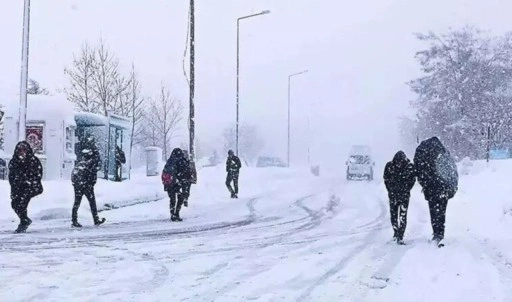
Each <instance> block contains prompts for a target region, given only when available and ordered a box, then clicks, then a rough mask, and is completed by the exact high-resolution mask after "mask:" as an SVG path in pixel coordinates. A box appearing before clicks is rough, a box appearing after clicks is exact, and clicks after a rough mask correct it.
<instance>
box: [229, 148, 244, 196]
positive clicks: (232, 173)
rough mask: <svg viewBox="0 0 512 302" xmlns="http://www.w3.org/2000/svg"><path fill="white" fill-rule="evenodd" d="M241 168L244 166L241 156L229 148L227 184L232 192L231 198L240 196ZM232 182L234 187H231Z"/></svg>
mask: <svg viewBox="0 0 512 302" xmlns="http://www.w3.org/2000/svg"><path fill="white" fill-rule="evenodd" d="M240 168H242V163H241V162H240V158H238V156H236V155H235V152H233V150H229V151H228V159H227V161H226V172H227V173H228V175H227V177H226V186H227V187H228V190H229V192H230V193H231V198H238V177H239V176H240ZM231 183H233V187H231Z"/></svg>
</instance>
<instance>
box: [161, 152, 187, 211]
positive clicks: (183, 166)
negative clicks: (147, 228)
mask: <svg viewBox="0 0 512 302" xmlns="http://www.w3.org/2000/svg"><path fill="white" fill-rule="evenodd" d="M189 174H190V172H189V165H188V163H187V161H186V159H185V157H184V155H183V151H182V150H181V149H180V148H175V149H174V150H172V153H171V156H170V157H169V159H168V160H167V162H166V164H165V167H164V170H163V171H162V183H163V185H164V190H165V191H167V194H168V195H169V199H170V210H171V221H183V219H182V218H181V217H180V211H181V207H182V205H183V202H184V200H185V196H186V195H185V194H186V192H185V190H186V184H187V182H188V180H189V179H190V175H189ZM184 193H185V194H184Z"/></svg>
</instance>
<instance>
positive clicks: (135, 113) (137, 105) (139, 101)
mask: <svg viewBox="0 0 512 302" xmlns="http://www.w3.org/2000/svg"><path fill="white" fill-rule="evenodd" d="M129 82H130V85H129V87H128V89H127V90H126V92H125V93H124V94H123V99H124V100H123V101H122V102H121V104H122V107H125V108H126V109H128V110H126V111H127V112H124V111H125V110H124V109H123V110H121V111H123V112H122V115H126V116H129V117H130V119H131V121H132V133H131V140H130V153H131V151H132V149H133V145H134V144H136V143H139V142H140V140H141V136H142V133H143V127H142V126H141V124H142V121H143V118H144V105H145V101H146V100H145V99H144V97H142V93H141V84H140V81H139V77H138V75H137V72H136V70H135V65H134V64H133V63H132V70H131V72H130V78H129Z"/></svg>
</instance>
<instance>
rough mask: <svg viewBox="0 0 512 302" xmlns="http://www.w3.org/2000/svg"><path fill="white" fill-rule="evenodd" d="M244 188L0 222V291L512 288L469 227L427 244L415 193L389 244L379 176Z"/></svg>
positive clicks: (396, 295)
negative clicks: (230, 194)
mask: <svg viewBox="0 0 512 302" xmlns="http://www.w3.org/2000/svg"><path fill="white" fill-rule="evenodd" d="M254 191H255V192H256V191H259V193H257V195H253V196H251V197H248V198H246V199H243V198H242V199H239V200H234V201H233V200H228V199H224V198H220V199H218V197H214V198H213V199H215V200H212V201H211V202H208V203H207V204H205V205H202V206H201V205H198V204H192V205H191V208H190V210H188V209H185V210H184V212H183V216H184V217H185V218H186V221H185V222H183V223H171V222H169V221H168V219H167V217H166V215H165V214H166V211H167V208H168V203H167V201H166V200H162V201H159V202H155V203H151V204H141V205H136V206H132V207H127V208H122V209H117V210H112V211H108V212H104V213H103V214H104V215H105V216H106V217H107V219H108V222H109V223H108V224H106V225H105V226H104V227H103V226H102V227H101V228H94V227H86V228H84V229H83V230H80V231H76V230H71V229H70V228H69V227H67V225H68V222H67V221H63V220H54V221H45V222H42V221H38V223H37V224H36V223H35V224H34V227H33V228H32V229H31V232H29V233H27V234H25V235H21V236H20V235H14V234H11V231H10V230H9V229H8V227H12V226H4V225H2V226H0V242H1V248H0V269H1V271H0V278H1V280H2V282H0V293H2V297H8V300H6V301H31V300H32V301H63V300H73V301H92V300H94V301H98V300H99V301H244V300H260V301H434V300H435V301H455V300H459V299H464V300H463V301H491V300H492V301H511V299H512V298H511V297H512V292H511V290H510V289H512V279H511V278H510V277H511V276H512V274H511V266H512V265H511V264H510V263H509V262H508V260H507V259H509V258H507V257H508V256H511V255H510V254H509V255H506V254H504V253H503V252H501V253H500V252H499V251H503V250H500V249H499V248H498V247H499V242H497V243H496V242H495V243H491V242H487V241H485V240H484V239H482V238H479V237H478V236H473V235H471V234H465V235H462V234H458V235H461V236H458V235H457V236H458V239H457V241H456V240H454V239H450V238H448V240H447V244H448V245H447V247H446V248H444V249H437V248H435V247H434V246H432V245H430V244H429V243H428V237H429V234H430V229H429V224H428V214H427V212H426V211H427V208H426V205H425V202H424V201H423V200H422V199H421V196H420V195H419V194H414V196H413V200H412V202H411V210H410V213H409V221H410V223H409V229H408V231H407V234H406V236H407V239H408V240H407V241H408V245H406V246H396V245H395V244H392V243H390V242H389V239H390V236H391V231H390V229H389V223H388V219H389V218H388V217H389V216H388V213H387V211H388V208H387V200H386V198H385V197H386V196H385V193H384V191H383V188H382V185H381V184H380V183H366V182H355V183H347V182H345V181H344V180H340V179H323V180H315V179H313V180H312V181H311V182H301V183H300V184H298V183H297V180H294V179H290V180H288V181H281V182H280V183H279V184H276V185H275V186H266V188H265V189H261V190H256V189H255V190H254ZM416 193H418V192H416ZM196 203H199V201H196ZM458 226H459V228H457V227H452V226H450V225H448V228H449V229H450V228H452V229H454V232H457V231H458V230H459V229H460V224H459V225H458ZM461 232H463V230H461ZM493 244H496V245H493ZM501 248H503V246H501ZM440 293H441V294H440ZM433 299H434V300H433Z"/></svg>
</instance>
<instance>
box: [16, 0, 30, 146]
mask: <svg viewBox="0 0 512 302" xmlns="http://www.w3.org/2000/svg"><path fill="white" fill-rule="evenodd" d="M29 33H30V0H25V7H24V11H23V38H22V42H21V43H22V47H21V49H22V52H21V83H20V111H19V114H20V116H19V128H18V140H19V141H24V140H25V131H26V123H27V86H28V49H29Z"/></svg>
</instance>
